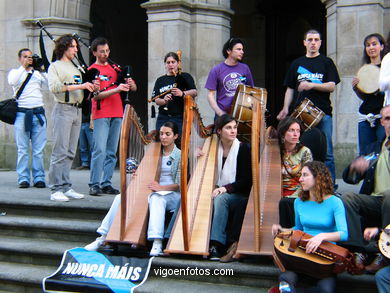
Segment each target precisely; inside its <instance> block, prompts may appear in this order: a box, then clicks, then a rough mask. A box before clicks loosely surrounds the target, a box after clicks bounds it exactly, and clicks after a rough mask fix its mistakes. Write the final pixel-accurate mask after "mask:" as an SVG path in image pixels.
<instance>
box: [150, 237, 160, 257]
mask: <svg viewBox="0 0 390 293" xmlns="http://www.w3.org/2000/svg"><path fill="white" fill-rule="evenodd" d="M149 255H150V256H159V255H163V251H162V240H161V239H154V241H153V246H152V249H151V250H150V253H149Z"/></svg>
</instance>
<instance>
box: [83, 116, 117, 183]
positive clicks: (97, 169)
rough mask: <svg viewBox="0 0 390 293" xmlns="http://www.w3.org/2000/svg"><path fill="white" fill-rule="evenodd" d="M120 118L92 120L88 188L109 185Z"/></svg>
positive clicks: (113, 165)
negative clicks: (91, 146)
mask: <svg viewBox="0 0 390 293" xmlns="http://www.w3.org/2000/svg"><path fill="white" fill-rule="evenodd" d="M121 123H122V118H100V119H95V120H93V125H94V127H93V128H94V129H93V150H92V159H91V176H90V180H89V186H90V187H92V186H99V185H100V186H101V187H106V186H110V185H111V178H112V174H113V173H114V169H115V164H116V151H117V149H118V142H119V135H120V130H121Z"/></svg>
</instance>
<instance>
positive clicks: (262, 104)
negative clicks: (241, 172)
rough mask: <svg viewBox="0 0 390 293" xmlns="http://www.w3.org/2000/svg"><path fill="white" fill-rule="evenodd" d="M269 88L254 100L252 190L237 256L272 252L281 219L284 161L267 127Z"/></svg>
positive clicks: (271, 130)
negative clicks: (280, 203) (276, 226)
mask: <svg viewBox="0 0 390 293" xmlns="http://www.w3.org/2000/svg"><path fill="white" fill-rule="evenodd" d="M266 104H267V91H266V90H265V89H263V91H262V94H261V96H260V97H259V96H255V97H254V98H253V100H252V124H251V155H252V191H251V193H250V195H249V200H248V205H247V208H246V212H245V218H244V222H243V225H242V229H241V235H240V241H239V243H238V247H237V253H236V256H235V257H240V256H241V255H272V253H273V245H274V241H273V237H272V233H271V227H272V224H274V223H278V222H279V209H278V204H279V200H280V197H281V187H282V186H281V182H282V181H281V180H282V177H281V166H280V164H281V160H280V150H279V145H278V141H277V139H276V135H275V130H274V129H273V128H272V127H269V128H267V129H266V124H265V110H266Z"/></svg>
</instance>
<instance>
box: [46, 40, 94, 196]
mask: <svg viewBox="0 0 390 293" xmlns="http://www.w3.org/2000/svg"><path fill="white" fill-rule="evenodd" d="M78 48H79V47H78V42H77V40H76V38H74V37H73V36H72V35H63V36H61V37H59V38H58V39H57V40H56V41H55V48H54V53H55V56H56V58H57V61H55V62H54V63H52V64H51V65H50V67H49V72H48V80H49V89H50V91H51V92H52V93H53V94H54V97H55V101H56V104H55V105H54V108H53V112H52V120H53V151H52V154H51V158H50V168H49V187H50V189H51V192H52V194H51V196H50V199H51V200H56V201H68V200H69V197H70V198H75V199H81V198H83V197H84V195H83V194H80V193H77V192H75V191H74V190H73V189H71V186H72V184H71V182H70V177H69V172H70V168H71V165H72V162H73V159H74V156H75V154H76V149H77V141H78V139H79V134H80V126H81V102H82V100H83V97H84V93H83V91H84V90H88V91H89V92H94V91H96V90H97V89H98V85H97V84H93V83H91V82H84V83H83V81H82V72H80V70H79V68H78V67H77V66H76V65H75V63H73V59H74V58H75V57H76V54H77V52H78Z"/></svg>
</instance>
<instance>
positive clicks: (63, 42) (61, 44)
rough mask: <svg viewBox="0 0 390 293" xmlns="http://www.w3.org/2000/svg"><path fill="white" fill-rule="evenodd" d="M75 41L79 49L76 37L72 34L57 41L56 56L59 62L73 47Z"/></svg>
mask: <svg viewBox="0 0 390 293" xmlns="http://www.w3.org/2000/svg"><path fill="white" fill-rule="evenodd" d="M73 40H75V41H76V44H77V48H79V43H78V41H77V39H76V38H75V37H73V36H72V35H71V34H67V35H63V36H61V37H59V38H58V39H57V40H56V44H55V48H54V54H55V56H56V58H57V60H60V59H61V58H62V56H64V53H65V51H66V50H68V48H69V47H70V46H71V45H72V41H73Z"/></svg>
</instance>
